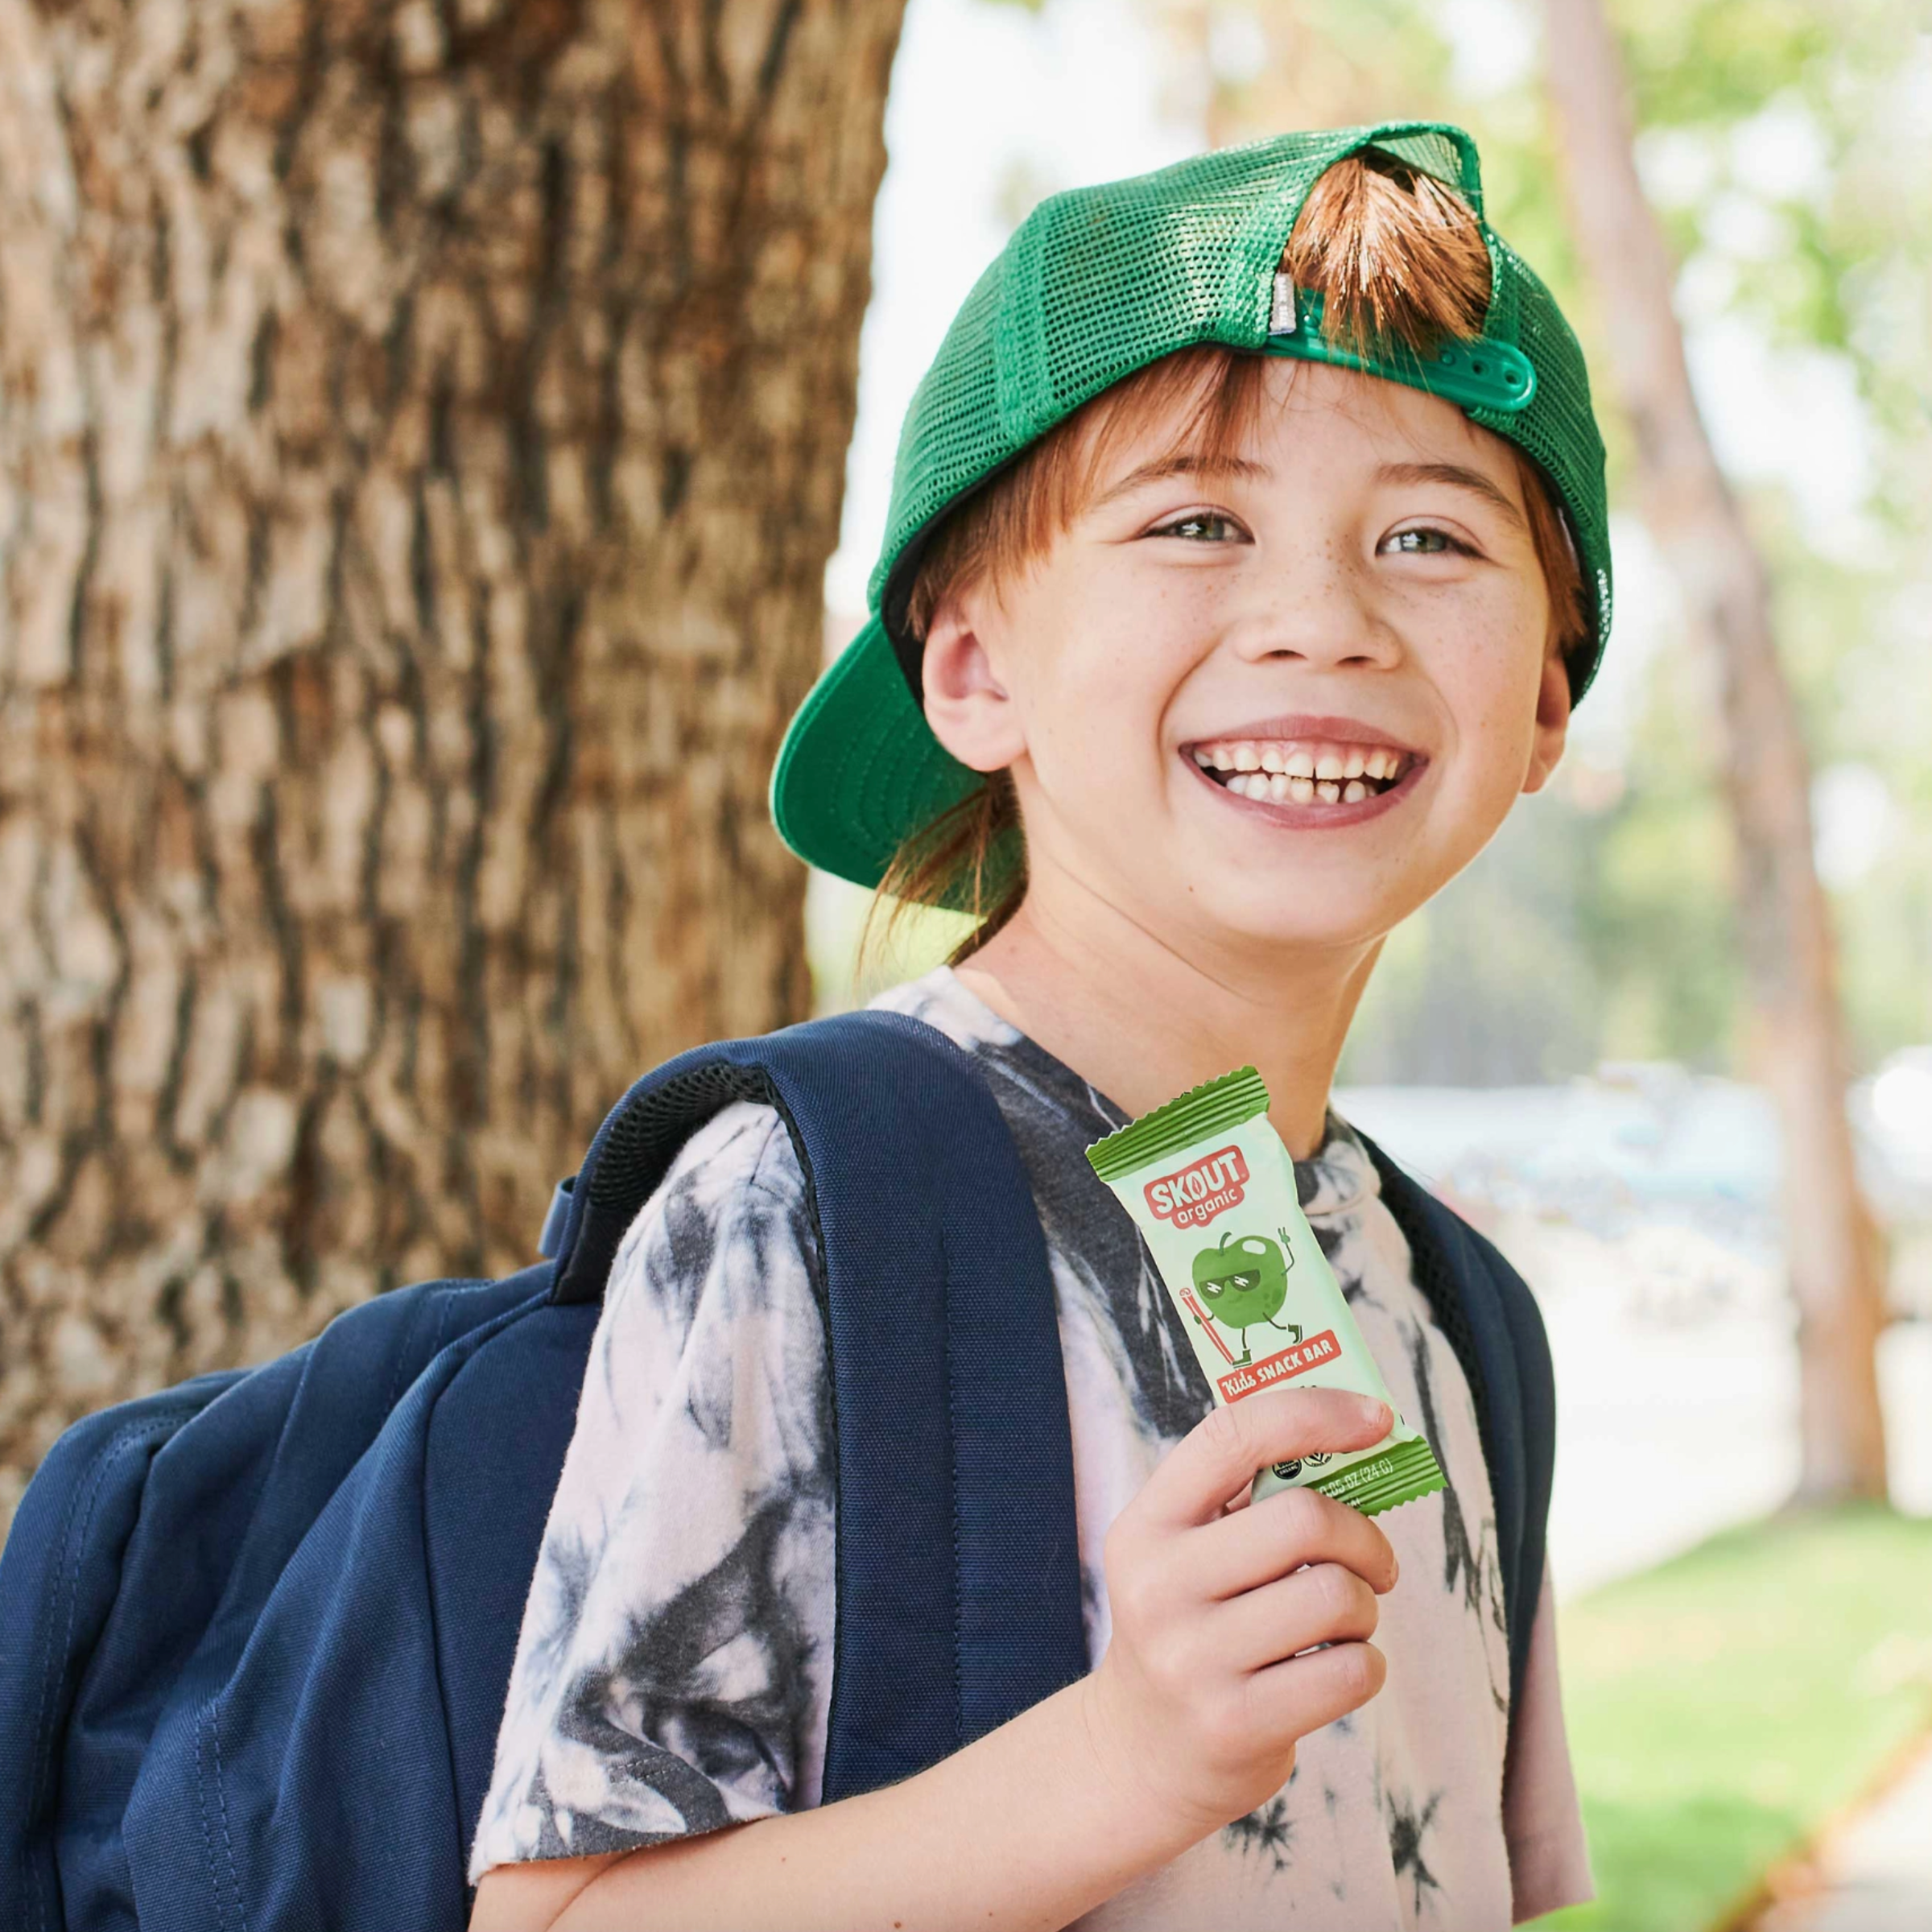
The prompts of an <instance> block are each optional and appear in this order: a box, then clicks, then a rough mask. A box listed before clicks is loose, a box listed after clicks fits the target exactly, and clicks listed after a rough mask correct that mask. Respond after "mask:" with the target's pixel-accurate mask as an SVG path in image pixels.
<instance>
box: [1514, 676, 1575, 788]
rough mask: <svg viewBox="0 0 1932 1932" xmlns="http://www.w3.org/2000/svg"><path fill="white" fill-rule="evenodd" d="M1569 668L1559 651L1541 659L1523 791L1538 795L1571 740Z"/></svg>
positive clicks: (1548, 780)
mask: <svg viewBox="0 0 1932 1932" xmlns="http://www.w3.org/2000/svg"><path fill="white" fill-rule="evenodd" d="M1570 708H1571V698H1570V667H1569V666H1568V665H1567V664H1566V663H1564V662H1563V655H1562V654H1561V653H1560V652H1558V651H1554V650H1552V651H1550V652H1548V653H1546V654H1545V656H1544V658H1543V676H1542V683H1540V684H1539V685H1538V687H1537V693H1536V736H1535V738H1534V741H1533V742H1532V743H1531V745H1530V770H1529V771H1528V773H1527V774H1525V777H1524V779H1523V790H1524V791H1542V788H1543V787H1544V786H1546V785H1547V784H1548V783H1549V782H1550V773H1551V772H1553V771H1554V770H1556V767H1557V762H1558V760H1559V759H1560V758H1562V757H1563V745H1564V743H1565V741H1567V739H1568V737H1569V736H1570Z"/></svg>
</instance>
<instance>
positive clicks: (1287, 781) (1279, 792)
mask: <svg viewBox="0 0 1932 1932" xmlns="http://www.w3.org/2000/svg"><path fill="white" fill-rule="evenodd" d="M1293 783H1294V779H1293V778H1286V777H1284V776H1283V775H1282V774H1281V773H1280V772H1276V773H1275V774H1274V776H1273V777H1272V778H1269V781H1268V797H1269V803H1272V804H1276V805H1281V804H1285V803H1286V802H1287V798H1288V787H1289V786H1290V785H1292V784H1293Z"/></svg>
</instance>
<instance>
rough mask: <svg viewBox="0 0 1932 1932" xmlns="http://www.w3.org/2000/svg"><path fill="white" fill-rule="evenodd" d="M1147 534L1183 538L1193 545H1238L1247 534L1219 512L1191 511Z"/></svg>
mask: <svg viewBox="0 0 1932 1932" xmlns="http://www.w3.org/2000/svg"><path fill="white" fill-rule="evenodd" d="M1147 534H1148V535H1150V537H1184V538H1186V539H1187V540H1188V542H1190V543H1240V542H1241V540H1242V539H1243V538H1244V537H1245V536H1246V535H1247V534H1248V533H1247V532H1246V531H1245V530H1243V529H1242V528H1241V525H1240V524H1238V523H1237V522H1235V520H1234V518H1232V517H1225V516H1223V515H1222V514H1220V511H1219V510H1189V511H1188V513H1187V515H1186V516H1184V517H1176V518H1174V520H1173V522H1170V523H1162V524H1159V525H1158V526H1156V527H1155V528H1154V529H1153V530H1150V531H1148V533H1147Z"/></svg>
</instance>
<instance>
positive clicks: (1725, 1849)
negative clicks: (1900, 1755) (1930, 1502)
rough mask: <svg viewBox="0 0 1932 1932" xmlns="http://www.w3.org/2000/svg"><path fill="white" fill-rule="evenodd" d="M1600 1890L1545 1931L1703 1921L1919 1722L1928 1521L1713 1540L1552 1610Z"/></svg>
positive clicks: (1886, 1520)
mask: <svg viewBox="0 0 1932 1932" xmlns="http://www.w3.org/2000/svg"><path fill="white" fill-rule="evenodd" d="M1561 1645H1562V1650H1563V1691H1564V1707H1565V1710H1566V1713H1567V1717H1568V1719H1569V1726H1570V1744H1571V1756H1572V1757H1573V1759H1574V1761H1575V1765H1576V1772H1577V1781H1578V1785H1579V1790H1580V1792H1581V1794H1582V1797H1583V1817H1584V1821H1585V1823H1586V1824H1587V1827H1588V1829H1589V1833H1590V1845H1591V1860H1592V1863H1593V1864H1594V1865H1595V1868H1596V1881H1597V1892H1598V1897H1597V1901H1596V1903H1595V1904H1594V1905H1584V1906H1579V1907H1576V1908H1575V1909H1571V1910H1569V1911H1566V1912H1559V1913H1552V1914H1551V1915H1550V1917H1549V1918H1544V1919H1539V1920H1538V1922H1537V1923H1538V1926H1542V1927H1544V1928H1546V1929H1547V1932H1666V1928H1668V1929H1670V1932H1699V1928H1700V1927H1704V1926H1711V1925H1713V1924H1715V1923H1717V1922H1719V1920H1720V1918H1721V1917H1722V1915H1723V1914H1724V1913H1726V1912H1727V1911H1728V1910H1729V1909H1732V1907H1734V1906H1735V1905H1738V1904H1739V1903H1740V1902H1741V1901H1742V1899H1743V1897H1744V1894H1745V1893H1746V1892H1747V1891H1748V1888H1749V1887H1750V1886H1751V1885H1752V1883H1753V1881H1754V1880H1756V1879H1757V1876H1758V1875H1759V1874H1760V1873H1761V1872H1762V1871H1763V1870H1764V1869H1765V1867H1766V1866H1767V1865H1768V1864H1770V1863H1771V1862H1772V1861H1773V1860H1775V1859H1777V1857H1779V1856H1781V1855H1784V1854H1786V1853H1788V1852H1792V1851H1794V1850H1795V1849H1797V1848H1798V1847H1799V1846H1800V1845H1801V1844H1802V1843H1803V1841H1804V1840H1805V1839H1806V1838H1807V1837H1808V1836H1809V1835H1810V1834H1811V1833H1813V1832H1814V1831H1817V1830H1818V1827H1820V1826H1821V1825H1822V1824H1823V1823H1824V1822H1825V1821H1826V1820H1827V1819H1828V1818H1831V1816H1832V1815H1833V1814H1835V1812H1837V1811H1838V1810H1841V1809H1842V1808H1843V1807H1844V1806H1847V1805H1848V1804H1849V1803H1851V1802H1852V1801H1853V1800H1854V1799H1855V1798H1857V1797H1858V1796H1859V1794H1860V1793H1861V1792H1862V1791H1863V1790H1864V1789H1866V1788H1867V1786H1868V1785H1869V1784H1870V1782H1871V1781H1872V1778H1873V1777H1875V1776H1876V1774H1877V1773H1878V1772H1879V1771H1880V1769H1881V1768H1882V1767H1883V1766H1884V1765H1885V1764H1886V1762H1887V1761H1889V1759H1890V1758H1891V1757H1893V1755H1894V1754H1895V1753H1896V1752H1897V1751H1898V1750H1899V1749H1900V1748H1901V1746H1902V1745H1903V1744H1905V1742H1906V1740H1908V1739H1909V1738H1910V1737H1912V1736H1913V1735H1914V1734H1915V1733H1917V1732H1919V1731H1921V1730H1922V1729H1923V1728H1925V1726H1926V1724H1927V1723H1928V1721H1929V1720H1932V1672H1929V1671H1928V1666H1927V1661H1926V1660H1927V1658H1928V1657H1932V1523H1927V1522H1926V1521H1922V1520H1915V1519H1913V1518H1909V1517H1899V1516H1894V1515H1893V1514H1892V1513H1890V1512H1889V1511H1888V1510H1885V1509H1876V1508H1870V1509H1847V1510H1844V1511H1842V1512H1839V1513H1833V1514H1830V1515H1817V1516H1800V1517H1785V1518H1781V1519H1774V1520H1773V1521H1769V1522H1766V1523H1761V1524H1754V1525H1751V1526H1749V1527H1748V1528H1746V1529H1743V1530H1736V1531H1733V1532H1732V1533H1730V1534H1726V1535H1724V1536H1720V1537H1719V1538H1715V1540H1714V1541H1712V1542H1709V1543H1707V1544H1705V1545H1703V1547H1702V1548H1700V1549H1698V1550H1693V1551H1692V1552H1691V1554H1689V1555H1687V1556H1684V1557H1681V1558H1678V1559H1677V1560H1676V1561H1675V1562H1674V1563H1666V1564H1665V1565H1663V1566H1662V1567H1661V1568H1660V1569H1657V1570H1653V1571H1650V1572H1649V1573H1648V1574H1647V1575H1643V1576H1638V1577H1633V1578H1632V1579H1629V1580H1628V1581H1626V1582H1624V1583H1615V1584H1612V1586H1610V1587H1608V1589H1605V1590H1601V1591H1598V1592H1596V1594H1595V1595H1594V1596H1590V1597H1587V1598H1585V1599H1583V1600H1582V1601H1580V1602H1579V1603H1576V1604H1571V1606H1570V1607H1569V1608H1568V1609H1567V1610H1566V1611H1565V1612H1563V1619H1562V1632H1561Z"/></svg>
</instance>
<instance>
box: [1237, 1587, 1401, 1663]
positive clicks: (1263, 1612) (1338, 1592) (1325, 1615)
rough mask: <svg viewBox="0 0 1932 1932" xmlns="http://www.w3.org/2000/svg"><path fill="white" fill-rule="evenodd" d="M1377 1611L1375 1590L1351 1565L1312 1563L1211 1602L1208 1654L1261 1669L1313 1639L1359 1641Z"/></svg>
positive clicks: (1292, 1654)
mask: <svg viewBox="0 0 1932 1932" xmlns="http://www.w3.org/2000/svg"><path fill="white" fill-rule="evenodd" d="M1380 1616H1381V1605H1380V1604H1377V1601H1376V1600H1375V1592H1374V1591H1373V1590H1371V1589H1370V1588H1369V1586H1368V1585H1367V1584H1366V1583H1364V1582H1363V1581H1362V1579H1360V1577H1359V1576H1357V1575H1356V1574H1355V1572H1354V1571H1352V1570H1344V1568H1343V1567H1342V1566H1341V1565H1340V1563H1317V1564H1315V1566H1314V1567H1312V1568H1311V1569H1307V1570H1298V1571H1296V1572H1295V1573H1294V1575H1293V1576H1285V1577H1282V1578H1281V1579H1279V1580H1278V1582H1275V1583H1268V1584H1265V1585H1264V1586H1263V1587H1261V1589H1259V1590H1250V1591H1248V1592H1247V1594H1246V1595H1245V1596H1237V1597H1234V1598H1232V1599H1230V1600H1229V1601H1228V1602H1227V1603H1224V1604H1216V1606H1215V1608H1214V1611H1213V1618H1214V1621H1213V1624H1212V1630H1213V1636H1214V1653H1215V1655H1216V1657H1220V1658H1222V1659H1224V1661H1225V1662H1228V1663H1230V1664H1233V1665H1236V1666H1237V1667H1238V1668H1241V1669H1243V1670H1266V1669H1268V1668H1269V1666H1271V1665H1274V1664H1278V1663H1282V1662H1285V1661H1286V1659H1287V1658H1289V1657H1295V1656H1298V1655H1299V1653H1301V1652H1302V1651H1304V1650H1307V1649H1311V1648H1312V1647H1313V1646H1314V1645H1316V1644H1348V1643H1361V1642H1364V1641H1366V1640H1367V1639H1369V1637H1373V1636H1374V1635H1375V1626H1376V1624H1377V1620H1378V1618H1379V1617H1380Z"/></svg>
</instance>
